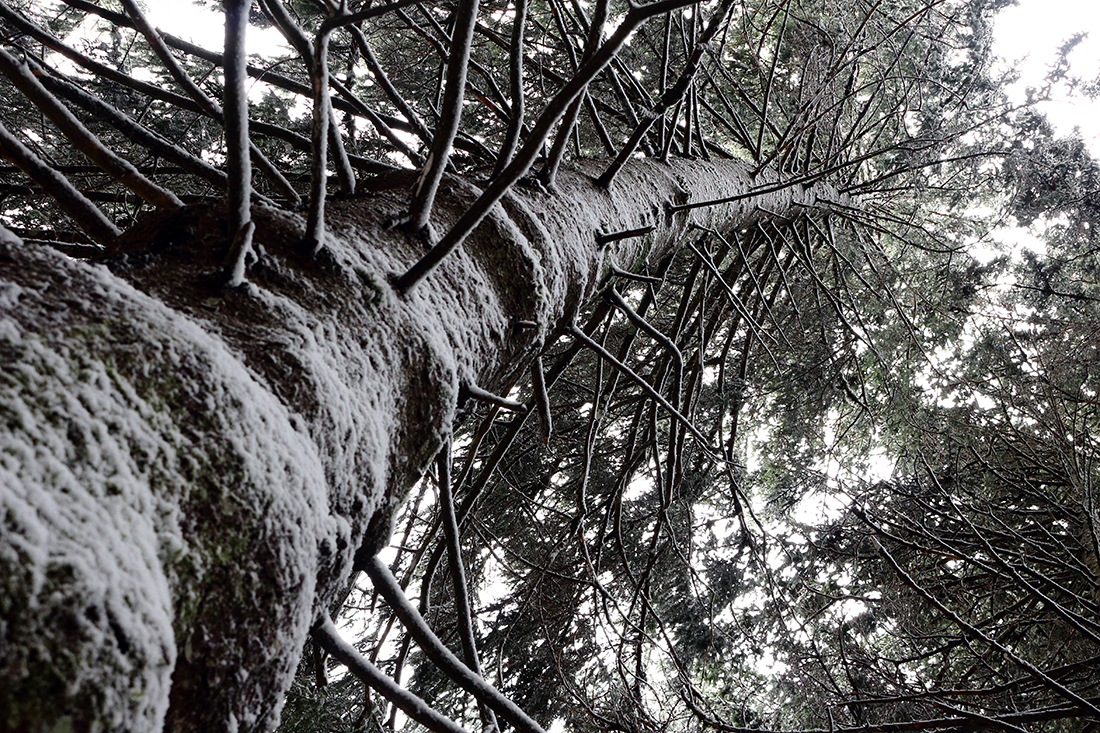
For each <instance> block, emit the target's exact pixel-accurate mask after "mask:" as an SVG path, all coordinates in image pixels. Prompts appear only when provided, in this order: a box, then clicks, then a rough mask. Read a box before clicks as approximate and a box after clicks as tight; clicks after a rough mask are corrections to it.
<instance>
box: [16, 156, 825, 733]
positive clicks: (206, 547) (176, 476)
mask: <svg viewBox="0 0 1100 733" xmlns="http://www.w3.org/2000/svg"><path fill="white" fill-rule="evenodd" d="M601 170H602V167H601V166H600V165H599V164H592V165H588V166H585V167H583V168H582V169H580V170H574V171H566V172H563V173H561V174H560V175H559V177H558V184H557V189H556V193H554V194H548V193H544V192H536V191H529V190H526V189H517V190H513V192H512V193H510V194H508V195H507V196H505V197H504V199H502V201H501V202H500V203H499V204H497V205H496V206H495V207H494V208H493V210H492V211H491V212H490V214H489V216H488V217H487V218H486V219H485V220H484V221H483V222H482V223H481V225H480V226H479V227H478V229H477V230H476V231H475V232H474V234H473V235H472V236H471V237H469V238H468V239H467V240H466V242H465V243H464V245H463V246H462V247H461V248H459V249H458V250H456V251H455V252H453V253H451V254H450V255H449V256H448V257H447V258H446V259H445V260H444V261H443V262H442V264H441V265H440V266H439V267H437V268H436V269H434V270H433V271H432V272H431V273H430V274H429V275H428V276H427V277H426V279H425V280H424V281H423V282H422V283H421V284H420V285H419V286H418V287H417V288H415V289H414V290H412V291H411V292H409V293H408V294H407V295H405V296H400V295H398V294H397V293H396V292H395V291H394V290H393V289H392V288H391V287H390V285H389V284H388V278H389V277H390V276H392V275H395V274H400V273H401V272H403V271H405V270H406V269H407V268H408V266H409V265H410V264H411V263H413V262H415V261H416V260H417V259H418V258H419V257H421V256H422V255H423V247H424V246H423V245H422V244H421V243H420V242H419V241H417V240H416V238H410V237H406V236H405V235H403V234H402V233H401V232H398V231H392V230H388V229H387V228H386V222H387V221H388V220H391V219H392V218H393V217H395V216H396V215H397V214H399V213H400V212H401V210H402V208H403V206H405V204H406V194H405V191H407V190H408V187H409V186H410V185H411V183H412V180H411V176H412V175H413V174H412V173H410V172H403V173H400V174H394V175H393V176H391V177H390V178H389V179H388V180H384V181H375V182H374V183H373V184H372V183H370V182H367V183H365V184H364V185H363V187H362V191H361V193H359V194H357V195H355V196H351V197H346V198H340V199H334V200H332V201H330V202H329V205H328V207H327V216H326V225H327V232H328V234H327V239H326V249H325V250H323V251H322V252H321V253H320V254H319V256H318V257H311V256H309V254H308V253H305V252H303V251H302V248H301V247H300V246H299V243H300V242H301V239H302V235H303V233H304V230H305V222H304V221H303V220H302V218H301V217H299V216H297V215H294V214H289V213H286V212H281V211H277V210H275V209H270V208H264V207H261V206H256V207H254V209H253V221H254V222H255V224H256V231H255V235H254V243H255V244H254V248H255V252H256V255H257V262H256V263H255V264H254V265H253V266H252V267H251V269H250V271H249V274H248V281H247V283H246V284H245V285H243V286H242V287H239V288H234V289H231V290H222V289H221V286H220V281H219V279H218V278H217V277H216V275H217V274H218V273H219V272H220V270H221V266H222V263H223V262H224V258H225V252H226V248H227V247H228V246H229V243H228V241H227V239H226V232H225V226H226V212H225V211H224V210H217V209H214V208H210V207H192V208H188V209H184V210H182V211H178V212H175V213H168V212H164V213H160V214H156V215H155V216H154V218H153V219H151V220H149V221H147V222H145V223H144V224H142V225H139V226H138V227H137V228H135V229H134V230H133V231H131V232H129V233H127V234H126V235H123V236H122V237H121V238H120V240H119V244H118V245H117V248H116V249H114V250H112V252H111V253H110V256H109V257H108V258H107V259H106V260H105V264H106V266H104V264H88V263H85V262H78V261H74V260H71V259H68V258H66V257H64V256H63V255H60V254H58V253H55V252H53V251H51V250H47V249H36V248H32V247H30V246H26V245H21V244H18V243H13V242H11V241H8V240H3V238H0V385H2V387H0V420H2V423H0V424H2V425H3V428H2V429H0V504H2V512H0V515H2V516H3V522H2V524H0V606H2V607H3V613H0V619H3V622H4V624H5V625H4V626H2V627H0V680H3V684H0V721H5V722H4V725H7V726H8V727H9V728H13V729H15V730H24V729H26V730H40V729H41V730H48V729H52V727H53V726H55V725H58V724H60V723H62V722H68V723H70V724H71V725H72V726H73V729H74V730H82V729H86V728H89V727H96V726H103V727H106V728H111V729H123V730H141V731H145V730H148V731H156V730H160V729H161V728H162V727H164V728H168V729H171V730H180V731H183V730H188V731H190V730H209V731H219V730H226V731H230V730H268V729H270V728H271V727H272V726H273V725H274V724H275V722H276V721H277V719H278V713H279V709H280V707H281V705H282V698H283V695H284V693H285V691H286V689H287V688H288V687H289V685H290V682H291V680H292V676H293V673H294V669H295V666H296V663H297V660H298V655H299V653H300V650H301V648H302V645H303V643H304V641H305V639H306V636H307V633H308V631H309V628H310V626H311V625H312V624H313V623H314V622H315V621H316V620H317V619H318V618H319V615H320V614H322V613H324V612H325V609H326V604H327V603H328V602H329V601H330V600H331V599H332V598H333V597H334V595H335V594H336V593H337V592H338V590H339V589H340V587H341V584H342V583H344V582H345V580H346V578H347V577H348V575H349V573H350V571H351V569H352V567H353V566H354V565H355V563H356V558H357V557H358V559H359V562H360V564H363V563H365V562H366V561H367V560H369V558H370V557H371V556H373V554H374V553H375V552H376V551H377V550H378V549H379V548H381V547H382V546H384V545H385V543H386V541H387V539H388V534H389V518H390V517H391V516H392V515H393V513H394V511H395V510H396V509H397V507H398V506H399V504H400V502H401V501H402V499H403V497H404V495H405V492H406V491H407V489H408V488H409V487H410V486H411V485H412V484H413V483H414V482H415V481H416V479H417V478H418V477H419V476H420V475H421V472H422V471H423V470H424V468H425V467H426V466H427V465H428V463H429V462H430V461H431V460H432V458H433V457H434V456H435V454H436V452H437V451H438V449H439V447H440V445H441V444H442V443H443V440H444V439H445V437H446V436H447V435H448V434H449V431H450V426H451V424H452V421H453V418H454V416H455V411H456V407H457V401H458V399H459V390H460V387H461V386H463V385H477V386H480V387H482V388H485V389H488V390H490V391H493V390H494V389H499V388H500V387H501V386H502V385H504V384H505V383H506V382H507V381H508V380H509V379H511V378H513V377H515V376H517V375H519V374H520V373H521V372H522V370H526V369H528V368H529V365H530V362H531V361H532V360H533V359H534V358H536V357H537V355H538V354H539V353H540V352H541V350H542V348H543V347H544V345H545V344H546V343H547V342H548V341H549V340H550V339H551V338H553V337H554V335H555V333H556V332H559V331H560V330H561V329H563V328H565V327H567V326H568V325H569V324H570V323H571V322H572V320H573V319H574V317H575V316H576V314H577V312H578V310H579V309H580V308H581V307H582V305H583V304H584V303H585V301H586V300H587V299H588V298H589V297H590V296H591V295H592V294H593V292H594V289H595V288H596V286H597V284H598V281H599V278H600V276H601V274H602V273H603V272H604V271H606V269H607V268H608V267H609V266H610V265H611V264H614V265H616V266H618V267H620V268H626V269H629V268H634V267H637V266H640V264H641V263H642V262H643V261H645V260H647V259H650V260H653V261H656V260H658V259H659V258H660V257H661V256H662V254H663V253H665V252H667V251H669V248H671V247H675V246H677V244H678V242H679V241H680V239H681V235H682V234H683V233H684V232H685V231H686V230H687V229H688V228H689V227H690V226H691V225H699V226H705V227H708V228H715V229H721V230H729V229H731V228H739V227H742V226H746V225H748V224H749V223H750V222H751V220H753V219H754V218H757V217H761V216H765V215H766V216H780V217H788V216H795V215H797V214H798V212H799V211H800V207H804V206H811V205H815V202H816V200H817V197H816V195H815V194H816V192H817V190H818V189H814V190H805V189H803V188H802V187H800V186H794V187H791V188H787V189H782V190H778V191H772V192H770V193H766V194H764V195H762V196H761V197H760V198H746V199H741V200H737V201H731V202H728V203H724V204H720V205H715V206H710V207H705V208H699V209H694V210H691V211H682V212H680V213H670V211H669V207H670V206H675V205H683V204H685V203H689V202H692V201H703V200H716V199H723V198H729V197H731V196H733V195H736V194H738V193H746V192H748V191H750V190H751V188H752V186H753V185H755V186H756V187H758V188H767V187H768V185H769V184H774V183H775V181H774V180H773V181H767V180H763V179H764V176H757V178H756V179H755V180H753V179H752V178H750V177H749V175H748V173H747V168H746V166H745V165H743V164H741V163H739V162H731V161H724V162H698V161H679V160H677V161H672V162H670V163H668V164H661V163H655V162H650V161H637V160H636V161H631V162H629V163H628V164H627V165H626V166H625V167H624V168H623V170H622V171H621V172H620V173H619V175H618V176H617V177H616V180H615V183H614V185H612V186H611V187H610V190H606V191H605V190H601V189H599V188H597V187H596V186H594V185H593V184H592V182H591V181H592V177H593V176H595V175H598V174H599V172H600V171H601ZM819 187H822V186H821V184H819ZM773 188H774V186H773ZM478 194H479V192H478V191H477V190H476V189H475V188H474V187H473V186H472V185H470V184H468V183H465V182H463V181H460V180H450V181H448V182H447V185H445V186H443V187H441V193H440V196H439V197H438V198H437V200H436V204H435V206H434V207H433V217H434V219H433V225H434V226H435V227H436V229H437V230H439V231H446V230H447V229H448V228H449V227H450V226H451V224H453V222H454V221H455V220H456V219H457V218H458V216H459V215H460V214H461V213H462V212H463V211H464V210H465V208H466V207H468V206H469V205H470V203H471V202H472V201H474V200H475V199H476V198H477V196H478ZM823 198H827V199H830V200H833V201H836V200H842V197H841V196H840V195H839V194H838V193H836V192H835V191H829V192H828V193H827V195H826V196H823ZM765 210H766V211H767V212H768V213H767V214H764V213H762V212H763V211H765ZM649 227H652V231H648V232H647V233H645V234H642V235H641V236H635V237H626V238H621V239H616V238H615V237H604V238H601V239H602V241H603V242H605V244H601V243H600V241H598V238H597V235H600V234H604V235H607V234H614V233H616V232H624V231H627V230H634V229H643V230H644V229H648V228H649ZM521 321H522V322H527V323H534V324H536V326H535V327H533V328H532V327H530V326H529V325H527V326H524V327H520V325H519V323H520V322H521Z"/></svg>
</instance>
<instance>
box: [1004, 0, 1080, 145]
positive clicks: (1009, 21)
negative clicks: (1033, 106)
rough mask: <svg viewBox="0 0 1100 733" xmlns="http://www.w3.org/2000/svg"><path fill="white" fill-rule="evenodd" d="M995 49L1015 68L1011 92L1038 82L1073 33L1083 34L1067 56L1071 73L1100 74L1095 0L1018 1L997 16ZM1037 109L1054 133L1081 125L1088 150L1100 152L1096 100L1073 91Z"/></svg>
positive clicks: (1019, 93)
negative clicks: (1016, 74)
mask: <svg viewBox="0 0 1100 733" xmlns="http://www.w3.org/2000/svg"><path fill="white" fill-rule="evenodd" d="M994 33H995V35H996V40H995V44H994V50H995V52H996V53H997V55H998V56H1000V57H1002V58H1003V59H1005V61H1006V62H1007V63H1009V64H1010V65H1011V66H1014V67H1016V69H1017V71H1019V73H1020V77H1021V79H1020V83H1019V84H1018V85H1017V88H1016V90H1015V94H1016V97H1015V98H1017V99H1019V100H1023V98H1024V89H1026V88H1027V87H1028V86H1032V87H1038V86H1041V85H1042V82H1043V78H1044V77H1045V75H1046V73H1047V71H1048V70H1049V68H1050V67H1051V65H1052V64H1053V62H1054V58H1055V55H1056V53H1057V50H1058V48H1059V47H1060V46H1061V45H1062V44H1063V43H1064V42H1065V41H1066V40H1068V39H1069V38H1070V37H1071V36H1073V34H1075V33H1087V34H1089V37H1088V38H1087V39H1085V40H1084V41H1083V42H1082V43H1081V44H1080V45H1078V46H1077V48H1076V49H1075V50H1074V52H1073V53H1072V54H1071V55H1070V64H1071V67H1070V68H1071V72H1070V73H1071V74H1073V75H1075V76H1079V77H1081V78H1083V79H1084V80H1086V81H1092V80H1095V79H1096V78H1097V76H1100V2H1098V0H1019V4H1018V5H1017V6H1015V7H1012V8H1008V9H1007V10H1004V11H1002V12H1001V13H1000V15H998V17H997V20H996V25H995V30H994ZM1042 110H1043V111H1044V112H1045V113H1046V114H1047V116H1048V117H1049V118H1050V120H1051V121H1052V122H1053V123H1054V124H1055V126H1056V127H1057V129H1058V132H1059V133H1062V134H1068V133H1069V132H1071V131H1072V130H1073V128H1074V127H1075V126H1076V127H1080V129H1081V133H1082V136H1083V137H1084V138H1085V139H1086V140H1087V141H1089V148H1090V149H1091V150H1092V154H1093V155H1100V102H1097V101H1090V100H1087V99H1085V98H1083V97H1080V96H1077V97H1076V98H1074V99H1072V100H1070V99H1067V98H1066V97H1065V96H1064V95H1063V96H1062V98H1061V100H1059V101H1054V102H1051V103H1048V104H1044V105H1043V107H1042Z"/></svg>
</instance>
